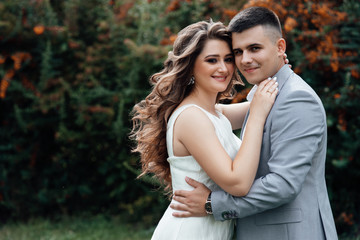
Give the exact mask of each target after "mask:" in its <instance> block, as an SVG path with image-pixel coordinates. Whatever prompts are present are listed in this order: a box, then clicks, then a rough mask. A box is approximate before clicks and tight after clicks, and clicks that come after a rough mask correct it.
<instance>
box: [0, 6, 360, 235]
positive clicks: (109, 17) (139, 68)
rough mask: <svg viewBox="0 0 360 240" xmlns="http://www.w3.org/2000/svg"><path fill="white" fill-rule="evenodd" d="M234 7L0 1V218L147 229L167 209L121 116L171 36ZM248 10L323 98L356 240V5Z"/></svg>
mask: <svg viewBox="0 0 360 240" xmlns="http://www.w3.org/2000/svg"><path fill="white" fill-rule="evenodd" d="M245 3H246V1H234V0H226V1H220V0H204V1H202V0H201V1H188V0H165V1H157V0H147V1H145V0H136V1H132V0H90V1H81V0H64V1H50V0H43V1H28V0H17V1H11V0H5V1H2V2H0V50H1V51H0V219H1V220H2V221H4V220H8V219H26V218H28V217H31V216H54V215H57V214H69V215H71V214H75V213H79V212H83V211H86V212H90V213H94V214H95V213H108V214H122V215H123V214H125V215H126V217H127V219H128V220H129V221H139V220H141V221H142V222H144V223H145V224H148V225H151V224H154V223H156V222H157V221H158V219H159V218H160V217H161V215H162V213H163V211H164V209H165V208H166V206H167V204H168V200H167V198H166V197H165V196H164V195H163V194H162V192H161V190H160V191H157V190H158V185H157V183H156V182H154V181H153V180H152V179H151V178H144V179H143V180H138V179H136V176H137V175H138V173H139V167H140V166H139V163H138V156H137V155H135V154H132V153H131V152H130V149H131V146H132V143H131V142H130V141H129V140H128V134H129V131H130V128H131V122H130V116H129V113H130V111H131V109H132V107H133V105H134V104H135V103H137V102H139V101H140V100H141V99H143V98H144V97H145V96H146V95H147V93H148V92H149V91H150V85H149V83H148V79H149V76H150V75H151V74H152V73H155V72H157V71H159V70H160V69H161V67H162V62H163V60H164V59H165V57H166V56H167V52H168V51H169V50H170V49H171V44H172V42H173V41H174V39H175V37H176V33H177V32H178V31H179V30H180V29H182V28H183V27H185V26H186V25H188V24H190V23H193V22H195V21H199V20H204V19H209V18H210V17H211V18H212V19H213V20H214V21H218V20H220V21H223V22H224V23H225V24H227V23H228V21H229V20H230V19H231V17H233V16H234V15H235V14H236V13H237V11H238V10H240V9H241V7H242V6H243V4H245ZM254 4H255V5H262V6H266V7H269V8H271V9H273V10H274V11H275V12H277V13H278V15H279V17H280V20H281V22H282V23H283V26H284V34H285V36H286V39H287V43H288V46H287V47H288V50H287V53H288V55H289V58H290V61H291V63H292V65H293V68H294V70H295V71H296V72H298V73H299V74H300V75H301V76H302V77H303V78H304V80H305V81H307V82H308V83H309V84H310V85H311V86H312V87H313V88H314V89H315V90H316V91H317V93H318V94H319V96H320V98H321V99H322V100H323V103H324V106H325V109H326V112H327V121H328V155H327V160H328V161H327V168H326V179H327V183H328V188H329V194H330V200H331V204H332V208H333V212H334V217H335V220H336V224H337V228H338V232H339V234H341V235H343V236H345V237H346V235H351V234H353V235H356V234H359V233H358V232H357V231H358V230H357V229H358V226H359V222H360V209H359V206H358V205H357V204H356V203H357V202H356V199H360V196H359V192H358V191H357V186H356V183H357V182H359V180H360V179H359V178H360V168H359V164H360V160H359V149H360V140H359V138H358V137H357V136H358V135H359V129H358V126H359V120H360V119H359V118H360V116H359V114H358V113H359V112H360V111H359V105H358V104H357V99H359V92H360V91H359V79H360V74H359V69H360V66H359V64H360V58H359V49H360V40H359V39H360V38H359V31H358V30H359V27H360V26H359V24H360V23H359V18H360V7H359V3H358V2H357V1H355V0H344V1H343V2H336V1H332V0H326V1H322V2H321V3H319V2H318V1H301V0H295V1H284V0H283V1H270V0H266V1H250V2H249V3H248V4H247V5H246V6H250V5H254ZM240 90H242V89H240ZM243 92H244V93H245V92H246V91H243ZM243 92H240V94H242V93H243ZM237 99H243V97H242V96H241V95H239V98H237Z"/></svg>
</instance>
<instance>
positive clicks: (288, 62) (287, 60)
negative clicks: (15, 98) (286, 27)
mask: <svg viewBox="0 0 360 240" xmlns="http://www.w3.org/2000/svg"><path fill="white" fill-rule="evenodd" d="M283 58H284V63H285V64H289V67H290V68H292V66H291V64H290V61H289V59H288V58H287V54H286V53H284V55H283Z"/></svg>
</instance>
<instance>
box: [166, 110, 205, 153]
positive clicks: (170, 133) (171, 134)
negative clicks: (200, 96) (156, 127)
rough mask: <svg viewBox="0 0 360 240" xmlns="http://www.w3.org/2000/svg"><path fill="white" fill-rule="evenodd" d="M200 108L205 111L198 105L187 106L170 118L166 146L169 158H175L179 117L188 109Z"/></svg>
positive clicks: (176, 111)
mask: <svg viewBox="0 0 360 240" xmlns="http://www.w3.org/2000/svg"><path fill="white" fill-rule="evenodd" d="M192 106H194V107H198V108H199V109H201V110H203V111H205V110H204V109H202V108H201V107H199V106H197V105H196V104H186V105H184V106H181V107H179V108H178V109H176V110H175V111H174V112H173V113H172V114H171V116H170V118H169V121H168V123H167V131H166V145H167V150H168V155H169V157H173V156H174V146H173V143H174V141H173V140H174V124H175V121H176V119H177V118H178V117H179V115H180V114H181V113H182V112H183V111H184V110H185V109H187V108H188V107H192Z"/></svg>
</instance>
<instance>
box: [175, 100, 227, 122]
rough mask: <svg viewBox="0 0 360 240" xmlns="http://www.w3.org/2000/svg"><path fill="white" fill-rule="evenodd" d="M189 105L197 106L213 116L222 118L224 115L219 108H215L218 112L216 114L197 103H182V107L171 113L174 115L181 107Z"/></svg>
mask: <svg viewBox="0 0 360 240" xmlns="http://www.w3.org/2000/svg"><path fill="white" fill-rule="evenodd" d="M187 106H196V107H198V108H200V109H201V110H203V111H205V112H207V113H208V114H210V115H211V116H214V117H215V118H217V119H221V117H222V115H223V114H222V113H221V112H220V111H219V110H216V109H215V112H216V114H217V115H215V114H213V113H211V112H209V111H208V110H206V109H205V108H203V107H200V106H199V105H197V104H195V103H188V104H185V105H182V106H181V107H179V108H178V109H176V110H175V111H174V112H173V113H172V114H171V115H173V114H174V113H175V112H176V111H178V110H179V109H182V108H184V107H187Z"/></svg>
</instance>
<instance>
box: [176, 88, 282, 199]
mask: <svg viewBox="0 0 360 240" xmlns="http://www.w3.org/2000/svg"><path fill="white" fill-rule="evenodd" d="M268 83H270V84H268V85H266V86H265V87H264V85H265V83H264V84H260V85H259V88H258V91H257V92H256V93H255V96H254V99H253V101H252V103H251V111H250V115H249V119H248V123H247V127H246V133H245V135H244V138H243V142H242V145H241V147H240V149H239V151H238V153H237V155H236V157H235V159H234V161H232V159H231V158H230V157H229V155H228V154H227V152H226V151H225V149H224V148H223V147H222V145H221V143H220V141H219V139H218V137H217V135H216V132H215V129H214V125H213V124H212V122H211V121H210V120H209V118H208V117H207V116H206V115H205V114H204V113H203V112H202V111H201V110H200V109H198V108H196V107H191V108H188V109H186V110H184V112H182V114H181V115H180V116H179V117H178V119H177V121H176V124H175V129H174V130H175V131H176V132H177V134H176V136H177V137H176V139H174V141H175V140H176V141H179V142H180V143H181V144H183V145H184V146H185V147H186V149H187V150H188V151H189V152H190V154H191V155H192V156H194V158H195V159H196V160H197V162H198V163H199V164H200V166H201V167H202V168H203V169H204V171H205V172H206V173H207V174H208V175H209V177H210V178H211V179H212V180H213V181H214V182H215V183H216V184H218V185H219V186H220V187H221V188H222V189H224V190H225V191H226V192H228V193H230V194H232V195H234V196H244V195H246V194H247V193H248V191H249V189H250V187H251V185H252V182H253V180H254V178H255V174H256V170H257V167H258V162H259V157H260V148H261V142H262V133H263V128H264V123H265V119H266V117H267V115H268V113H269V111H270V109H271V107H272V104H273V102H274V100H275V96H276V93H277V90H275V91H274V92H273V93H272V94H271V95H270V94H269V93H266V91H267V89H268V88H269V86H270V85H272V87H271V88H273V87H274V85H273V82H272V81H269V82H268ZM260 86H261V87H260Z"/></svg>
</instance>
